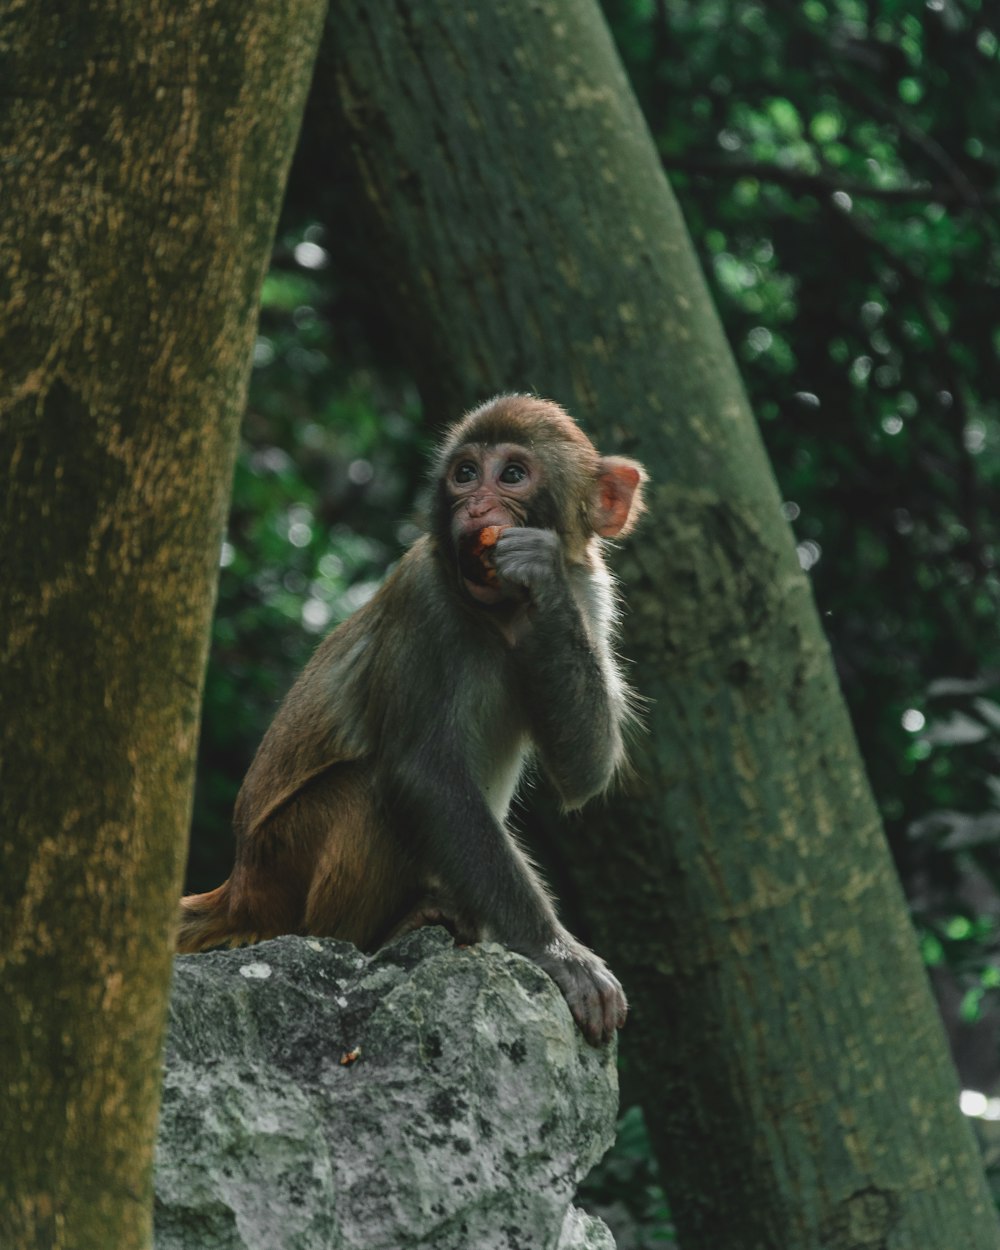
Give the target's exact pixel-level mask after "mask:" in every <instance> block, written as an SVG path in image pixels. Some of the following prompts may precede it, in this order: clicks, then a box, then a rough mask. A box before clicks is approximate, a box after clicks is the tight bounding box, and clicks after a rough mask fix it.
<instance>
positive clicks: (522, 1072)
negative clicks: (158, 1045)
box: [155, 929, 618, 1250]
mask: <svg viewBox="0 0 1000 1250" xmlns="http://www.w3.org/2000/svg"><path fill="white" fill-rule="evenodd" d="M355 1050H357V1052H358V1053H357V1057H356V1058H355V1059H354V1060H353V1061H352V1062H349V1063H344V1062H342V1060H343V1058H344V1057H345V1056H347V1055H348V1054H349V1053H350V1052H353V1051H355ZM617 1102H618V1092H617V1078H616V1072H615V1062H614V1053H613V1047H609V1048H608V1049H606V1050H604V1051H595V1050H592V1049H591V1048H590V1047H588V1046H587V1045H586V1044H585V1043H584V1042H583V1040H582V1038H581V1037H580V1035H579V1033H578V1031H577V1029H576V1027H575V1026H574V1024H573V1021H572V1019H571V1017H570V1014H569V1011H568V1009H567V1008H566V1005H565V1003H564V1002H563V999H562V996H561V995H560V993H559V991H558V990H557V989H556V987H555V985H554V984H553V982H552V981H551V980H549V978H548V977H547V976H546V975H545V974H544V973H543V972H542V971H541V970H540V969H539V968H537V967H536V966H535V965H534V964H532V963H529V962H528V961H527V960H525V959H522V958H520V957H519V956H517V955H513V954H511V953H510V952H509V951H507V950H505V949H504V948H503V947H500V946H496V945H493V944H489V943H486V944H483V945H479V946H474V947H469V948H467V949H459V948H456V947H455V946H454V944H453V942H452V941H451V939H450V938H449V937H448V935H447V934H445V932H444V931H443V930H441V929H424V930H421V931H419V932H417V933H413V934H410V935H409V936H408V937H406V938H403V939H402V940H401V941H399V942H396V943H394V944H393V945H392V946H389V947H387V948H386V949H384V950H382V951H380V952H379V953H378V954H377V955H374V956H372V957H366V956H364V955H361V954H359V953H358V951H357V950H355V949H354V947H353V946H349V945H347V944H346V943H343V942H335V941H330V940H318V939H313V938H296V937H285V938H279V939H277V940H276V941H273V942H263V943H261V944H260V945H258V946H253V947H246V948H242V949H239V950H234V951H223V952H216V953H213V954H207V955H188V956H184V957H181V958H179V959H178V960H177V961H176V968H175V973H174V986H173V998H172V1002H171V1008H170V1028H169V1036H168V1043H167V1056H166V1075H165V1079H164V1089H163V1113H162V1118H161V1125H160V1138H159V1146H158V1149H157V1163H156V1237H155V1245H156V1250H355V1248H356V1250H411V1248H412V1250H431V1248H433V1250H614V1240H613V1238H612V1236H611V1234H610V1232H609V1231H608V1229H607V1227H606V1226H605V1225H604V1224H603V1223H601V1221H600V1220H596V1219H593V1218H592V1217H591V1216H588V1215H586V1214H584V1213H583V1212H581V1211H578V1210H576V1209H575V1208H573V1207H572V1206H571V1205H570V1202H571V1199H572V1197H573V1193H574V1191H575V1189H576V1185H577V1182H578V1181H579V1180H580V1178H581V1177H582V1176H584V1175H585V1174H586V1173H587V1171H589V1169H590V1168H591V1167H592V1166H593V1164H594V1163H596V1161H597V1160H598V1159H599V1158H600V1157H601V1156H602V1155H603V1154H604V1152H605V1151H606V1150H607V1148H608V1147H609V1146H610V1145H611V1142H612V1140H613V1137H614V1124H615V1112H616V1109H617Z"/></svg>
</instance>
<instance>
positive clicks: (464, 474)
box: [451, 460, 479, 483]
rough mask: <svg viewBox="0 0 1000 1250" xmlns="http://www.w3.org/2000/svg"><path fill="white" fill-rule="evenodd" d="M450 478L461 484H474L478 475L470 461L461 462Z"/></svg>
mask: <svg viewBox="0 0 1000 1250" xmlns="http://www.w3.org/2000/svg"><path fill="white" fill-rule="evenodd" d="M451 476H452V480H453V481H455V482H459V483H462V482H474V481H475V480H476V478H477V477H478V476H479V475H478V473H477V472H476V466H475V465H474V464H473V463H472V462H471V461H470V460H463V461H462V463H461V464H460V465H459V466H458V467H457V468H456V469H455V471H454V472H453V473H452V475H451Z"/></svg>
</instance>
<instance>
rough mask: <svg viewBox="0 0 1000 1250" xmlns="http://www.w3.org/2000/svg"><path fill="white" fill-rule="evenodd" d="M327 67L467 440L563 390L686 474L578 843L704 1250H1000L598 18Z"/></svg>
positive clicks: (699, 310) (419, 12) (525, 16)
mask: <svg viewBox="0 0 1000 1250" xmlns="http://www.w3.org/2000/svg"><path fill="white" fill-rule="evenodd" d="M323 55H324V58H325V64H326V66H327V70H328V73H329V79H326V78H324V79H323V80H322V89H323V91H324V92H326V93H327V94H326V95H325V96H324V99H325V100H326V101H327V102H328V103H329V101H330V98H331V97H332V96H333V95H334V92H335V93H336V105H335V107H336V108H337V111H338V125H339V127H340V135H339V141H340V142H341V143H342V144H343V146H344V149H345V150H346V151H347V152H348V153H349V156H350V164H351V172H352V177H353V179H354V185H355V197H356V198H355V204H354V208H353V211H352V213H351V216H352V217H353V218H354V222H353V225H354V228H355V229H356V230H358V231H359V232H360V233H361V235H362V237H364V238H366V240H367V247H366V249H365V252H364V263H366V264H370V265H372V269H371V274H372V280H373V283H377V285H378V289H379V290H380V293H381V297H382V302H383V304H384V306H385V307H386V309H388V310H389V311H390V314H391V315H393V316H394V317H395V319H396V325H397V327H398V329H399V333H400V335H401V337H402V338H403V340H404V342H406V344H407V346H408V347H409V349H410V351H411V355H412V359H413V360H414V362H415V367H416V368H417V369H418V371H419V374H420V376H421V378H422V380H423V385H424V390H425V394H427V395H431V396H434V397H435V399H436V401H438V402H440V411H436V412H435V413H434V414H433V415H434V417H435V418H440V419H444V418H446V417H450V416H454V415H455V411H456V409H457V408H458V407H459V406H461V405H463V404H467V403H471V402H474V401H477V400H480V399H482V398H483V397H485V396H488V395H489V394H491V393H492V392H494V391H496V390H498V389H501V388H508V387H511V388H518V389H525V388H534V389H537V390H538V391H539V392H541V393H543V394H545V395H549V396H551V397H553V398H555V399H558V400H560V401H562V402H563V403H565V404H566V405H567V406H568V407H569V408H570V410H571V411H573V412H574V413H576V414H577V415H579V416H580V417H582V418H583V419H584V421H585V423H586V424H587V425H588V426H589V428H590V429H591V430H592V431H593V433H594V434H595V435H596V438H597V441H598V442H599V444H600V445H601V446H602V447H604V448H606V449H608V450H618V451H623V452H627V453H633V454H636V455H638V456H640V457H641V458H642V459H643V460H644V461H645V462H646V463H647V465H648V466H649V468H650V470H651V472H652V475H653V479H654V483H655V488H654V490H653V494H652V506H651V515H650V517H649V519H648V521H647V523H646V524H645V527H644V529H643V530H642V531H641V533H640V535H639V536H638V537H637V538H636V539H635V540H634V541H633V542H631V543H630V544H629V546H628V548H627V549H626V551H625V552H624V553H623V554H622V556H621V557H620V558H619V559H618V561H617V565H618V568H619V571H620V572H621V573H622V575H623V577H624V581H625V583H626V585H627V587H628V591H629V600H630V605H631V608H630V613H629V615H628V617H627V620H626V631H625V633H626V639H625V645H624V647H623V650H624V651H625V653H626V654H627V655H630V656H631V657H633V658H634V660H635V662H636V663H635V667H634V679H635V682H636V684H637V685H638V687H639V689H640V690H641V691H642V693H643V694H645V695H646V696H648V697H649V698H650V699H651V703H650V706H649V711H648V714H647V722H648V727H649V732H648V734H647V736H646V737H645V738H644V739H643V740H642V742H641V743H640V744H639V745H638V747H637V750H636V752H635V758H636V763H637V765H638V772H639V781H638V783H637V785H636V786H635V788H634V790H633V792H632V793H631V794H630V795H629V796H627V797H626V798H625V799H623V800H622V801H618V802H616V803H615V804H614V805H613V806H610V807H608V808H607V809H606V810H603V809H598V810H595V811H592V812H590V813H589V815H588V816H587V818H586V819H585V820H584V821H583V822H579V823H576V824H575V825H574V826H573V827H572V828H571V829H570V830H569V832H568V833H567V834H566V835H565V836H564V839H563V845H564V847H565V848H566V849H567V851H568V856H569V858H570V860H571V862H572V866H573V871H574V872H575V874H576V881H577V885H578V887H579V893H580V896H581V903H582V906H583V909H584V911H585V913H586V915H587V917H588V920H589V922H590V925H591V930H592V936H593V938H594V940H595V942H596V944H597V945H598V947H599V948H600V949H601V951H602V952H603V953H605V954H606V955H607V956H608V957H609V959H610V961H611V963H612V965H613V966H614V967H615V969H616V971H617V972H618V973H619V975H620V976H621V977H622V979H623V981H624V982H625V983H626V986H627V988H628V989H629V990H630V992H631V995H632V998H633V1003H634V1016H633V1020H632V1021H631V1022H630V1024H629V1027H628V1029H627V1030H626V1033H625V1035H624V1039H623V1044H624V1047H625V1051H626V1054H627V1059H628V1064H629V1067H630V1071H631V1072H632V1073H633V1075H635V1076H637V1078H638V1079H637V1081H636V1082H634V1083H635V1084H636V1085H637V1086H640V1087H641V1088H642V1089H643V1091H644V1102H645V1108H646V1112H647V1119H648V1122H649V1124H650V1126H651V1129H652V1132H653V1134H654V1138H655V1141H656V1144H657V1146H658V1148H659V1155H660V1159H661V1162H662V1165H663V1170H664V1179H665V1183H666V1185H667V1189H668V1193H669V1196H670V1198H671V1202H672V1206H673V1209H674V1212H675V1215H676V1219H677V1223H678V1226H679V1231H680V1237H681V1242H682V1244H683V1246H684V1247H685V1250H699V1248H702V1247H704V1248H706V1250H707V1248H708V1247H711V1248H712V1250H718V1247H722V1246H725V1247H727V1248H729V1250H737V1248H738V1250H817V1248H818V1247H820V1246H822V1247H824V1250H849V1248H850V1250H860V1248H866V1250H876V1248H877V1247H888V1246H890V1245H891V1246H892V1247H893V1250H926V1247H927V1246H930V1245H935V1246H944V1245H949V1246H958V1245H961V1246H963V1247H969V1248H977V1250H995V1247H996V1245H997V1226H996V1220H995V1215H994V1213H993V1211H992V1208H991V1205H990V1202H989V1198H988V1195H987V1192H986V1188H985V1185H984V1181H983V1176H982V1172H981V1168H980V1163H979V1159H978V1156H977V1152H976V1149H975V1146H974V1144H973V1141H972V1137H971V1134H970V1133H969V1131H968V1128H967V1126H966V1125H965V1123H964V1122H963V1120H962V1117H961V1115H960V1113H959V1111H958V1108H957V1103H956V1093H957V1091H956V1086H955V1080H954V1074H953V1071H952V1068H951V1065H950V1062H949V1059H948V1056H947V1052H946V1048H945V1043H944V1039H943V1035H942V1031H941V1029H940V1027H939V1023H938V1020H937V1016H936V1013H935V1009H934V1005H933V1002H932V1000H931V997H930V994H929V992H928V989H927V985H926V981H925V977H924V972H923V969H922V967H921V965H920V961H919V958H918V955H917V951H916V947H915V943H914V935H913V933H912V930H911V928H910V924H909V920H908V917H907V912H906V908H905V905H904V900H903V898H902V895H901V892H900V889H899V886H898V883H897V880H896V877H895V874H894V871H893V867H892V864H891V861H890V859H889V856H888V853H887V849H886V845H885V842H884V840H883V836H882V832H881V828H880V822H879V818H878V814H877V811H876V809H875V806H874V804H873V800H872V797H871V794H870V791H869V788H868V785H867V783H866V780H865V776H864V772H863V769H862V766H861V762H860V760H859V758H858V754H857V750H856V747H855V743H854V740H853V736H852V732H851V728H850V725H849V722H848V718H847V716H846V713H845V709H844V706H843V703H842V700H841V696H840V693H839V690H838V687H837V683H836V680H835V676H834V672H833V669H832V666H831V661H830V656H829V654H828V649H827V646H826V643H825V640H824V638H823V634H822V631H821V629H820V626H819V622H818V620H817V617H816V613H815V610H814V607H813V603H812V599H811V595H810V591H809V587H808V584H807V581H806V579H805V577H804V576H803V574H802V573H801V571H800V570H799V567H798V564H797V561H796V558H795V554H794V551H793V547H792V543H791V541H790V535H789V532H788V529H787V526H786V524H785V522H784V521H783V519H782V516H781V512H780V498H779V496H778V493H777V490H776V487H775V483H774V481H773V478H772V475H771V472H770V468H769V465H768V462H767V459H766V456H765V453H764V450H763V447H762V444H761V442H760V439H759V436H758V432H757V429H756V427H755V425H754V421H753V418H752V416H751V414H750V412H749V411H748V408H747V404H746V400H745V397H744V393H743V390H742V387H741V384H740V380H739V377H738V375H737V371H736V368H735V367H734V363H733V360H732V357H731V354H730V352H729V350H728V348H727V346H726V343H725V341H724V338H723V334H722V331H721V328H720V325H719V322H718V319H717V317H716V314H715V312H714V310H713V308H712V306H711V302H710V299H709V297H708V295H707V291H706V288H705V285H704V282H703V279H702V276H701V274H700V272H699V271H698V267H697V264H696V261H695V258H694V255H693V252H692V248H691V246H690V242H689V240H688V238H687V235H686V232H685V228H684V224H683V222H682V220H681V218H680V215H679V213H678V210H677V207H676V204H675V201H674V199H673V197H672V195H671V193H670V190H669V188H668V186H667V184H666V181H665V179H664V177H663V174H662V172H661V170H660V165H659V161H658V159H657V154H656V151H655V149H654V147H653V144H652V142H651V140H650V137H649V135H648V133H647V132H646V130H645V127H644V125H643V122H642V120H641V118H640V114H639V111H638V108H637V107H636V104H635V102H634V100H633V98H632V95H631V93H630V91H629V88H628V85H627V83H626V81H625V79H624V75H623V71H622V69H621V66H620V64H619V62H618V60H617V57H616V55H615V53H614V51H613V48H612V45H611V43H610V40H609V37H608V33H607V31H606V29H605V26H604V23H603V21H602V19H601V16H600V13H599V11H598V9H597V6H596V4H595V3H593V2H592V0H580V2H579V3H577V4H573V5H567V4H565V3H563V2H562V0H534V2H533V3H531V4H525V3H520V2H518V3H514V2H512V0H498V3H495V4H490V5H480V4H474V3H471V0H465V2H462V0H442V3H439V4H435V5H424V4H419V3H416V0H397V2H396V3H394V4H392V5H389V4H383V3H379V4H376V5H374V6H373V5H371V4H369V3H367V2H364V0H334V4H333V8H332V20H331V24H330V28H329V39H328V41H327V42H326V44H325V45H324V53H323ZM821 245H822V241H821V240H818V241H817V246H821ZM376 257H378V258H381V265H380V267H379V268H377V269H376V268H375V267H374V265H375V258H376Z"/></svg>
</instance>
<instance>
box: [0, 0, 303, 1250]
mask: <svg viewBox="0 0 1000 1250" xmlns="http://www.w3.org/2000/svg"><path fill="white" fill-rule="evenodd" d="M324 7H325V6H324V5H323V4H322V3H321V0H291V3H288V4H279V3H277V2H276V0H266V2H261V3H256V4H252V5H247V4H243V3H237V2H236V0H213V2H211V3H209V2H208V0H191V3H187V4H183V5H179V6H178V5H175V4H172V3H167V2H166V0H149V2H148V3H145V4H141V5H132V4H124V3H121V4H115V3H110V4H98V3H94V2H92V0H91V2H89V3H88V2H87V0H79V2H76V3H70V4H69V6H67V5H66V4H65V3H59V2H57V0H32V2H31V3H30V4H20V5H18V4H13V5H8V6H7V14H6V22H5V25H4V47H3V51H4V58H3V59H4V106H3V109H2V111H0V169H2V170H3V184H4V212H3V217H2V221H0V256H2V258H3V261H2V264H3V270H4V297H3V307H4V323H3V330H2V341H0V461H2V464H3V470H4V477H5V486H4V491H3V497H2V503H0V518H2V521H0V553H2V555H0V563H2V574H0V621H2V623H3V627H2V635H0V858H2V863H3V868H2V874H0V1073H2V1079H0V1161H2V1162H0V1245H2V1246H3V1247H4V1250H41V1248H53V1247H66V1248H74V1247H78V1248H79V1250H97V1248H98V1247H99V1248H100V1250H124V1248H126V1247H128V1248H132V1247H143V1246H148V1245H149V1244H150V1239H151V1192H152V1191H151V1183H150V1181H151V1167H152V1150H153V1141H154V1133H155V1123H156V1112H157V1104H158V1097H159V1084H160V1079H159V1058H160V1049H161V1044H162V1034H163V1027H164V1022H165V1013H166V1003H167V994H168V989H169V979H170V970H171V950H172V928H173V918H174V912H175V907H176V898H177V895H178V892H179V890H180V886H181V876H182V866H183V860H184V850H185V845H186V832H187V827H188V822H189V818H190V802H191V787H192V780H193V762H194V752H195V743H196V736H197V728H198V714H199V700H200V695H201V686H202V673H203V668H204V662H205V655H206V647H207V641H208V633H209V622H210V616H211V611H212V604H213V597H214V588H215V583H216V570H217V564H218V552H219V543H220V539H221V537H222V531H223V525H224V518H225V511H226V503H227V499H228V491H229V486H230V477H231V470H232V462H233V455H234V450H235V444H236V437H237V430H238V424H239V420H240V416H241V413H242V409H243V404H244V399H245V392H246V380H247V376H248V369H249V362H250V358H251V349H252V343H253V338H254V332H255V325H256V316H257V301H258V291H259V286H260V282H261V279H262V276H263V273H264V271H265V267H266V264H267V259H268V255H269V248H270V243H271V240H272V237H273V232H274V227H275V222H276V217H277V211H278V206H279V203H280V197H281V194H282V189H283V186H284V180H285V175H286V171H287V165H288V161H289V158H290V155H291V151H292V147H293V144H294V140H295V135H296V133H297V130H298V126H299V122H300V118H301V110H302V105H303V101H304V96H305V92H306V89H307V85H308V81H309V76H310V72H311V68H312V63H313V57H314V51H315V44H316V41H317V39H318V36H319V32H320V28H321V25H322V13H323V9H324Z"/></svg>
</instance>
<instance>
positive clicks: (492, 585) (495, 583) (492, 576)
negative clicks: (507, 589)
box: [458, 530, 505, 603]
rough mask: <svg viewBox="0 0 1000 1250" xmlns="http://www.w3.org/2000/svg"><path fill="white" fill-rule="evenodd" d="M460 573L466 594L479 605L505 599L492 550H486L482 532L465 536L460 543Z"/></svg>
mask: <svg viewBox="0 0 1000 1250" xmlns="http://www.w3.org/2000/svg"><path fill="white" fill-rule="evenodd" d="M458 572H459V576H460V578H461V581H462V585H463V586H464V588H465V591H466V593H467V594H468V595H469V596H470V597H471V598H473V599H475V601H476V602H477V603H499V602H500V600H501V599H503V598H504V597H505V595H504V590H503V587H502V586H501V585H500V579H499V578H498V577H497V571H496V569H495V568H494V567H493V560H492V556H491V550H490V548H488V547H487V548H484V547H483V544H482V542H481V541H480V531H478V530H475V531H473V532H472V533H471V534H463V535H462V537H461V538H460V539H459V541H458Z"/></svg>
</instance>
